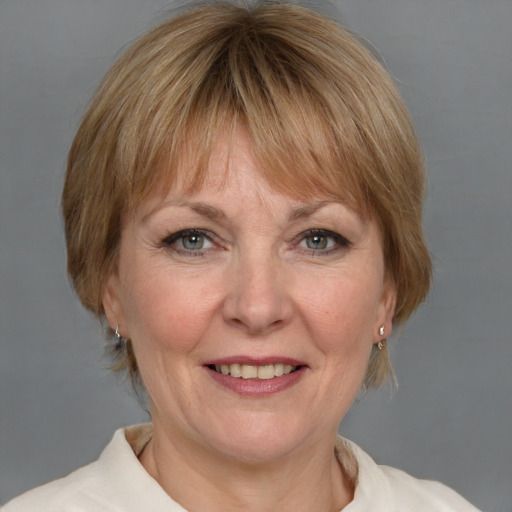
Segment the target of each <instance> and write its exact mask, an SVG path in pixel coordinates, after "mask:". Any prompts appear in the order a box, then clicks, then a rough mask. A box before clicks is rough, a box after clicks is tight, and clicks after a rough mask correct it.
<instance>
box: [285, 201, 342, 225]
mask: <svg viewBox="0 0 512 512" xmlns="http://www.w3.org/2000/svg"><path fill="white" fill-rule="evenodd" d="M334 202H337V201H320V202H318V203H313V204H307V205H304V206H299V207H298V208H295V209H293V210H292V211H291V213H290V214H289V215H288V221H289V222H294V221H296V220H299V219H303V218H307V217H310V216H311V215H313V214H314V213H315V212H317V211H318V210H320V209H321V208H323V207H324V206H327V205H328V204H332V203H334Z"/></svg>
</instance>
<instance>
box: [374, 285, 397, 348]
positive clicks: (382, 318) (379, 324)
mask: <svg viewBox="0 0 512 512" xmlns="http://www.w3.org/2000/svg"><path fill="white" fill-rule="evenodd" d="M395 307H396V287H395V284H394V283H393V282H392V281H389V280H386V282H385V283H384V286H383V288H382V295H381V297H380V301H379V305H378V307H377V314H376V316H375V324H374V329H373V332H374V341H375V342H377V341H382V340H385V339H386V338H387V337H388V336H389V335H390V334H391V331H392V330H393V317H394V316H395Z"/></svg>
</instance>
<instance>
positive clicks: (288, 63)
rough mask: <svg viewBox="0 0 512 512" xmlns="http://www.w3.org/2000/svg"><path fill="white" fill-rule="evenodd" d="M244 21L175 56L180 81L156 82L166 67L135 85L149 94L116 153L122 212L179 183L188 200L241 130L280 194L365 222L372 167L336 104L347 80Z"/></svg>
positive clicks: (283, 37)
mask: <svg viewBox="0 0 512 512" xmlns="http://www.w3.org/2000/svg"><path fill="white" fill-rule="evenodd" d="M240 14H241V18H242V19H240V20H239V23H237V24H235V26H233V24H231V25H230V26H224V27H221V28H219V30H218V32H217V33H216V34H215V38H212V35H211V34H210V40H209V43H208V44H205V42H204V41H202V40H201V38H199V40H198V41H197V48H198V49H200V50H198V52H194V53H192V52H189V53H188V54H187V55H173V56H172V60H173V62H172V68H173V69H180V70H184V72H183V73H182V74H180V76H179V80H178V77H177V76H168V75H169V74H167V75H165V74H164V77H165V80H162V76H160V71H162V70H161V69H160V68H164V73H165V67H164V66H162V65H160V66H158V67H156V66H155V64H154V63H152V65H151V66H148V71H147V75H148V76H140V78H139V80H140V83H141V84H142V83H144V87H143V88H141V89H140V90H141V91H148V92H145V93H143V92H141V93H140V95H139V97H138V98H137V102H136V103H135V104H134V111H133V113H132V115H131V116H130V117H131V120H132V122H129V123H126V122H125V123H124V126H123V127H122V131H121V136H120V138H119V145H118V155H117V161H118V162H121V166H120V172H119V174H118V178H119V182H120V183H119V184H120V186H121V187H122V189H124V192H125V193H124V194H123V195H124V197H125V198H126V200H127V205H126V206H127V207H128V208H129V209H131V210H133V209H135V208H137V207H138V206H139V205H140V203H141V202H142V201H143V200H144V199H145V198H147V197H148V196H149V195H154V194H155V193H157V194H162V195H164V194H166V193H167V192H168V191H169V189H170V188H172V187H174V186H176V183H177V180H178V176H179V181H180V183H181V184H182V186H184V190H185V192H187V193H191V192H193V191H196V190H197V189H199V188H200V187H201V186H202V184H203V183H204V179H205V176H206V173H207V170H208V168H209V162H210V157H211V154H212V152H213V150H214V149H215V147H216V145H217V143H218V141H219V140H220V139H222V140H223V141H224V142H225V141H226V140H227V141H228V143H231V144H234V143H235V139H236V135H237V133H238V132H239V131H240V130H243V131H244V133H245V135H246V136H247V137H248V139H249V141H250V143H251V146H252V150H253V152H254V155H255V159H256V161H257V162H258V165H259V167H260V170H261V173H262V175H263V176H264V177H265V179H266V180H267V181H268V182H269V183H270V184H271V185H272V186H273V187H275V188H276V189H277V190H280V191H282V192H283V193H286V194H288V195H291V196H293V197H298V198H305V197H312V196H316V195H322V196H329V197H333V198H336V199H342V200H343V201H344V202H345V203H346V204H347V205H348V206H350V207H352V208H354V209H356V210H358V211H359V212H360V213H361V214H367V213H368V210H369V209H371V208H369V207H370V203H369V202H368V197H369V193H368V189H369V188H371V187H370V184H368V183H367V182H366V181H367V174H368V172H367V170H368V167H369V166H370V167H371V166H372V165H373V164H374V163H371V162H368V159H369V152H368V148H367V144H365V142H364V140H363V138H362V137H361V130H360V127H358V125H357V123H356V122H355V120H354V111H353V108H352V107H351V106H350V105H349V104H344V103H342V102H340V97H341V98H343V97H345V96H347V91H348V92H350V90H349V89H350V83H349V80H348V79H347V78H346V77H343V76H341V75H340V73H339V69H336V67H334V66H333V68H332V69H330V68H329V67H327V68H326V67H325V66H324V68H323V69H322V70H319V67H318V62H317V60H318V58H317V56H316V55H315V51H314V50H315V49H314V48H312V49H308V48H307V47H305V48H297V41H296V40H295V39H294V40H292V41H287V37H289V36H290V35H289V34H288V33H286V32H282V29H280V30H281V32H282V33H281V32H280V31H279V30H277V28H276V27H272V26H271V24H270V23H267V22H265V24H263V25H262V26H259V24H258V19H257V18H256V19H254V18H251V19H250V23H245V20H244V19H243V18H244V15H247V12H246V11H242V12H241V13H240ZM322 22H324V23H325V20H323V19H322ZM269 25H270V26H269ZM145 52H146V54H147V47H145ZM169 58H171V57H169ZM180 59H182V60H183V61H184V62H181V63H177V62H175V61H176V60H180ZM189 59H190V62H189V61H188V60H189ZM169 67H170V64H169ZM157 71H158V72H157ZM327 72H330V75H329V74H328V73H327ZM326 73H327V76H326ZM320 76H321V77H322V78H321V79H319V77H320ZM326 78H327V79H328V80H329V87H326ZM152 82H154V83H152ZM349 96H353V95H352V94H349ZM352 99H353V98H352Z"/></svg>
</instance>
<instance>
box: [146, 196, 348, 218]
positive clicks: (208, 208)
mask: <svg viewBox="0 0 512 512" xmlns="http://www.w3.org/2000/svg"><path fill="white" fill-rule="evenodd" d="M338 202H339V201H332V200H330V201H319V202H317V203H312V204H306V205H303V206H298V207H297V208H294V209H293V210H292V211H291V212H290V214H289V215H288V222H295V221H297V220H299V219H304V218H307V217H310V216H311V215H313V214H314V213H315V212H317V211H318V210H320V209H321V208H323V207H325V206H327V205H329V204H333V203H338ZM168 206H178V207H186V208H190V209H191V210H193V211H195V212H196V213H198V214H199V215H201V216H203V217H206V218H208V219H211V220H218V219H225V218H226V214H225V213H224V211H223V210H221V209H220V208H217V207H215V206H212V205H208V204H205V203H194V202H191V203H189V202H187V201H166V202H164V203H163V204H160V205H159V206H158V207H157V208H155V209H154V210H152V211H150V212H149V213H148V214H147V215H145V216H144V220H147V219H148V218H149V217H150V216H151V215H153V214H154V213H156V212H157V211H159V210H161V209H163V208H166V207H168Z"/></svg>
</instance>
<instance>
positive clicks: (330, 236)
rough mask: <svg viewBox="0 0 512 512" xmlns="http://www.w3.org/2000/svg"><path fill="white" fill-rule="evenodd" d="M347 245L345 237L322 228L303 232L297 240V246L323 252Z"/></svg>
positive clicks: (348, 243)
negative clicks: (298, 240)
mask: <svg viewBox="0 0 512 512" xmlns="http://www.w3.org/2000/svg"><path fill="white" fill-rule="evenodd" d="M349 245H350V242H349V241H348V240H347V239H346V238H345V237H343V236H341V235H339V234H337V233H333V232H332V231H327V230H324V229H312V230H310V231H307V232H306V233H303V234H302V236H301V239H300V242H299V247H301V248H303V249H308V250H309V251H311V252H312V253H313V252H320V253H324V254H325V253H330V252H333V251H336V250H337V249H340V248H346V247H348V246H349Z"/></svg>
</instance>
